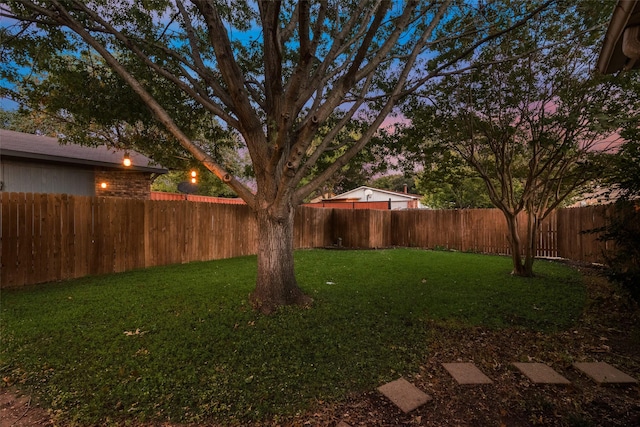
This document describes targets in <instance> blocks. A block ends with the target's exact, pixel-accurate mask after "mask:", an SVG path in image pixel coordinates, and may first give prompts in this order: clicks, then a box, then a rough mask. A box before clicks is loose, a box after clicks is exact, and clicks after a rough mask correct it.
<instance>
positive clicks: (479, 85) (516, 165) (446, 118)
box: [405, 2, 640, 276]
mask: <svg viewBox="0 0 640 427" xmlns="http://www.w3.org/2000/svg"><path fill="white" fill-rule="evenodd" d="M526 4H527V2H510V5H511V7H514V8H515V9H514V13H517V11H518V10H519V8H521V7H526ZM584 5H585V4H583V3H577V4H574V3H571V4H569V3H561V4H558V5H557V7H556V8H553V9H548V10H547V11H545V13H543V14H541V15H539V16H538V17H537V18H536V19H535V20H532V21H529V22H528V23H527V25H523V26H521V27H519V28H518V29H516V30H515V31H513V32H510V33H509V34H508V35H507V36H506V37H505V38H504V39H502V40H501V41H500V42H499V43H498V42H495V43H494V42H491V43H488V44H486V45H484V46H483V47H482V48H481V49H479V50H478V51H477V54H476V55H475V56H474V59H473V62H476V61H477V62H478V63H481V64H484V65H483V66H482V67H478V66H474V65H473V62H472V64H471V66H470V68H469V69H468V71H467V72H465V73H452V74H451V75H449V76H446V77H444V78H443V79H442V80H441V81H439V82H437V83H435V82H434V83H432V84H430V85H429V86H428V88H427V90H426V91H425V92H424V98H423V100H421V101H419V102H417V103H416V104H413V105H412V108H409V109H408V110H407V114H408V116H409V117H410V119H411V120H412V128H411V129H409V130H408V131H407V132H406V134H405V136H406V137H407V138H408V139H409V140H410V141H413V143H415V142H416V141H418V142H419V143H418V144H417V147H419V149H418V152H422V153H425V154H427V156H428V155H429V154H430V153H433V152H438V151H443V150H444V151H446V150H453V152H455V153H456V154H457V155H458V156H460V158H462V159H464V160H465V162H466V163H467V165H469V166H470V167H472V168H473V170H474V172H475V173H477V175H478V176H479V177H480V178H482V180H483V181H484V184H485V187H486V190H487V194H488V196H489V198H490V200H491V202H492V203H493V205H494V206H496V207H497V208H499V209H500V210H501V211H502V212H503V214H504V217H505V219H506V223H507V228H508V232H509V240H510V245H511V253H512V258H513V274H515V275H519V276H531V275H533V262H534V259H535V254H536V235H537V231H538V228H539V225H540V223H541V221H543V220H544V219H545V218H546V217H547V216H548V215H549V213H551V212H552V211H553V210H554V209H555V208H556V207H558V206H559V205H560V204H561V203H562V202H563V201H564V200H565V199H566V198H567V197H569V196H570V195H572V194H573V193H574V192H575V191H577V190H578V191H579V190H580V189H583V188H585V187H586V186H588V185H589V184H590V182H591V181H592V179H594V178H596V177H597V176H598V175H599V174H600V171H598V170H596V169H595V168H594V167H593V166H594V165H595V163H594V162H593V157H594V156H596V155H597V153H598V152H602V151H604V150H605V149H606V148H607V146H608V145H609V144H611V143H612V142H613V141H615V140H619V137H618V131H619V130H620V129H621V128H623V127H625V126H629V125H631V124H632V123H635V125H636V126H637V123H638V119H639V117H640V104H639V101H640V97H638V96H637V92H636V93H635V95H634V93H633V90H631V86H629V85H628V84H624V83H623V82H621V81H620V80H613V79H611V78H609V77H605V76H597V75H594V74H593V73H592V70H591V68H592V67H593V66H594V64H595V58H596V55H597V53H598V47H597V40H598V39H599V38H600V37H601V35H602V31H601V29H602V25H598V24H602V23H604V22H605V21H606V19H607V16H608V15H607V14H602V16H601V17H600V14H599V13H598V14H593V13H591V12H589V11H588V10H584V9H582V6H584ZM598 20H599V21H598ZM510 58H515V59H510ZM630 120H631V121H630ZM413 146H414V147H416V145H415V144H414V145H413ZM425 161H426V162H427V163H430V162H432V160H431V159H430V158H427V159H426V160H425ZM521 212H526V214H527V215H526V218H527V223H526V226H525V229H526V232H525V233H524V234H523V235H521V234H520V232H519V229H520V224H519V220H518V217H519V214H520V213H521Z"/></svg>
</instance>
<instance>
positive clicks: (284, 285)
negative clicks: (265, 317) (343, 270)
mask: <svg viewBox="0 0 640 427" xmlns="http://www.w3.org/2000/svg"><path fill="white" fill-rule="evenodd" d="M294 217H295V209H294V207H293V206H289V207H288V209H282V210H279V211H278V212H277V213H275V214H274V213H273V212H271V211H269V210H268V209H260V210H258V212H257V218H258V277H257V282H256V288H255V290H254V291H253V292H252V293H251V296H250V300H251V303H252V304H253V306H254V307H255V308H256V309H257V310H259V311H261V312H262V313H265V314H270V313H273V311H275V310H276V309H277V308H278V307H280V306H283V305H293V304H295V305H302V306H306V305H309V304H311V302H312V299H311V298H310V297H308V296H306V295H305V294H304V293H303V292H302V290H301V289H300V288H299V287H298V283H297V281H296V277H295V272H294V267H293V221H294Z"/></svg>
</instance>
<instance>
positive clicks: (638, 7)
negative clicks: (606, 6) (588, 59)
mask: <svg viewBox="0 0 640 427" xmlns="http://www.w3.org/2000/svg"><path fill="white" fill-rule="evenodd" d="M636 25H640V1H639V0H618V2H617V4H616V6H615V9H614V10H613V14H612V16H611V21H610V22H609V27H608V28H607V32H606V34H605V37H604V42H603V44H602V49H601V50H600V55H599V56H598V61H597V63H596V67H597V69H598V71H600V72H601V73H603V74H613V73H615V72H617V71H620V70H622V69H624V68H625V67H628V66H629V65H630V62H631V61H632V59H630V58H628V57H627V56H625V54H624V53H623V51H622V44H623V34H624V31H625V30H626V29H627V28H629V27H632V26H636ZM631 68H634V69H638V68H640V60H637V58H636V60H635V63H634V64H633V65H632V67H631Z"/></svg>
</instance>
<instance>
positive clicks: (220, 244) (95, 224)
mask: <svg viewBox="0 0 640 427" xmlns="http://www.w3.org/2000/svg"><path fill="white" fill-rule="evenodd" d="M1 199H2V203H1V205H0V217H1V223H2V229H1V232H0V233H1V234H0V242H1V250H0V256H1V259H0V263H1V268H2V270H1V274H0V287H2V288H8V287H19V286H24V285H29V284H36V283H43V282H50V281H56V280H64V279H70V278H75V277H82V276H86V275H94V274H107V273H114V272H122V271H127V270H133V269H139V268H145V267H152V266H158V265H167V264H176V263H187V262H191V261H204V260H212V259H222V258H231V257H236V256H242V255H250V254H255V253H256V252H257V240H256V239H257V230H256V221H255V218H254V215H253V214H252V212H251V211H250V210H249V208H248V207H247V206H246V205H241V204H216V203H201V202H193V201H164V200H131V199H121V198H110V197H82V196H68V195H61V194H30V193H28V194H25V193H1ZM608 209H609V208H607V207H606V206H595V207H584V208H574V209H561V210H558V211H557V212H554V213H553V214H552V215H550V216H549V217H548V218H547V219H546V220H545V221H544V223H543V224H542V227H541V231H540V233H539V236H538V253H537V255H538V256H544V257H561V258H568V259H572V260H576V261H586V262H601V261H602V251H603V249H604V243H602V242H599V241H598V240H597V235H594V234H585V233H582V231H584V230H590V229H594V228H597V227H600V226H602V225H604V221H605V215H606V213H607V210H608ZM523 219H524V218H523ZM295 221H296V226H295V227H296V228H295V246H296V247H297V248H318V247H336V246H338V244H339V245H340V246H341V247H344V248H384V247H394V246H402V247H420V248H431V249H434V248H442V249H452V250H459V251H472V252H481V253H491V254H509V245H508V239H507V232H506V225H505V220H504V218H503V216H502V213H501V212H500V211H498V210H497V209H469V210H405V211H388V210H387V211H383V210H358V209H356V210H345V209H317V208H309V207H300V208H299V209H298V211H297V214H296V220H295ZM523 222H524V221H523Z"/></svg>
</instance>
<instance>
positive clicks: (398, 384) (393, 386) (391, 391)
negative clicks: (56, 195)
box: [378, 378, 431, 414]
mask: <svg viewBox="0 0 640 427" xmlns="http://www.w3.org/2000/svg"><path fill="white" fill-rule="evenodd" d="M378 391H379V392H380V393H382V394H383V395H385V396H386V397H387V399H389V400H390V401H391V402H393V403H394V404H395V405H396V406H397V407H398V408H400V409H401V410H402V412H404V413H405V414H406V413H407V412H411V411H413V410H414V409H416V408H418V407H420V406H422V405H424V404H425V403H427V402H429V401H431V396H429V395H428V394H426V393H423V392H422V391H421V390H420V389H418V388H417V387H416V386H414V385H413V384H411V383H410V382H409V381H407V380H405V379H404V378H399V379H397V380H395V381H391V382H390V383H387V384H385V385H382V386H380V387H378Z"/></svg>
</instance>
